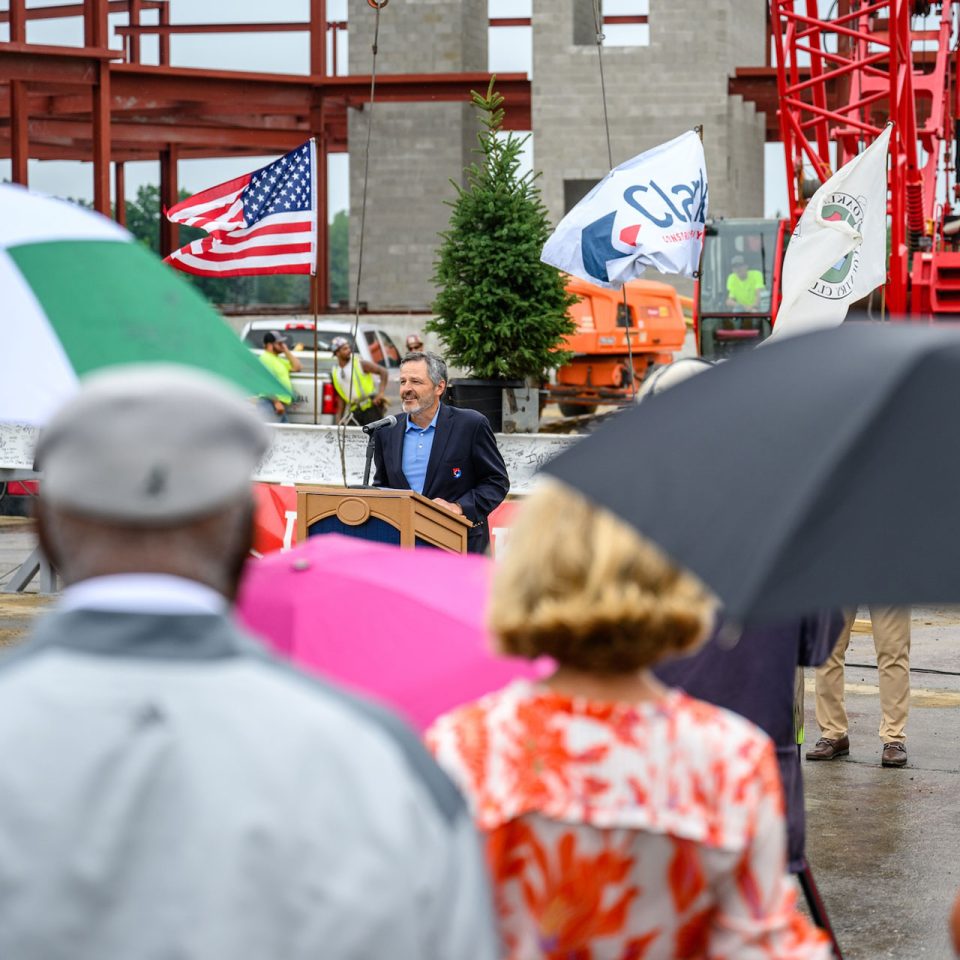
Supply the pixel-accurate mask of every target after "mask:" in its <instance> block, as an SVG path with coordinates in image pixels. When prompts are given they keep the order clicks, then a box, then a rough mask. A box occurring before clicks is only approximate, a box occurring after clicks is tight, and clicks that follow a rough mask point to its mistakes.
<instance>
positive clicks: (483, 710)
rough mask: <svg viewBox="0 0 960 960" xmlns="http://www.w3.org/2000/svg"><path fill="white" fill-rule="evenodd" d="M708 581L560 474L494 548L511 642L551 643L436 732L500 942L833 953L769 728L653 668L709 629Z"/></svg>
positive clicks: (569, 957)
mask: <svg viewBox="0 0 960 960" xmlns="http://www.w3.org/2000/svg"><path fill="white" fill-rule="evenodd" d="M712 616H713V600H712V598H711V597H710V596H709V594H708V593H707V592H706V590H705V589H704V587H703V586H702V585H701V584H700V583H699V581H697V580H696V579H694V578H693V577H692V576H690V575H689V574H687V573H685V572H683V571H681V570H679V569H677V568H676V567H673V566H671V565H670V563H669V562H668V561H667V560H666V559H665V558H664V557H663V555H662V554H661V553H660V552H659V551H658V550H657V549H656V548H655V547H653V545H652V544H650V543H648V542H646V541H644V540H642V539H641V538H640V537H639V536H638V535H637V534H636V533H635V532H634V531H633V530H632V529H631V528H629V527H627V526H625V525H624V524H622V523H621V522H620V521H618V520H616V519H615V518H614V517H613V516H612V515H611V514H609V513H607V512H606V511H603V510H600V509H596V508H594V507H591V506H590V505H589V504H587V503H586V501H584V500H583V499H582V498H580V497H579V496H578V495H576V494H574V493H573V492H571V491H569V490H568V489H567V488H565V487H562V486H561V485H560V484H557V483H551V484H549V486H545V487H544V488H543V489H541V490H540V491H539V492H538V493H537V494H535V495H534V496H533V497H531V498H530V500H529V501H528V502H527V503H526V504H525V505H524V509H523V512H522V514H521V517H520V520H519V522H518V523H517V525H516V526H515V527H514V528H513V530H512V532H511V538H510V548H509V550H508V551H507V554H506V556H505V557H504V558H503V560H502V561H501V563H500V566H499V572H498V574H497V579H496V583H495V586H494V594H493V601H492V606H491V614H490V617H491V625H492V627H493V630H494V632H495V633H496V635H497V636H498V638H499V641H500V644H501V646H502V647H503V649H504V650H505V651H506V652H508V653H511V654H516V655H520V656H525V657H530V658H535V657H539V656H541V655H547V656H549V657H552V658H553V659H554V661H555V662H556V664H557V668H556V671H555V672H554V673H553V674H552V675H551V676H550V677H549V678H548V679H547V680H545V681H543V682H541V683H531V682H529V681H518V682H515V683H513V684H511V685H510V686H508V687H506V688H505V689H503V690H501V691H499V692H497V693H493V694H490V695H488V696H486V697H484V698H482V699H480V700H478V701H476V702H474V703H472V704H468V705H466V706H464V707H461V708H459V709H457V710H455V711H453V712H452V713H450V714H447V715H446V716H444V717H441V718H440V719H439V720H438V721H437V722H436V723H435V724H434V726H433V727H432V728H431V730H430V731H429V732H428V735H427V739H428V743H429V744H430V746H431V748H432V749H433V751H434V753H435V754H436V756H437V759H438V760H439V761H440V763H441V764H442V765H443V766H444V767H445V768H446V769H447V771H448V772H449V773H450V774H451V775H452V776H453V777H454V779H455V780H456V781H457V782H458V783H459V785H460V787H461V788H462V789H463V791H464V793H465V794H466V795H467V797H468V798H469V801H470V803H471V805H472V808H473V811H474V815H475V817H476V820H477V823H478V825H479V826H480V828H481V829H482V830H483V831H484V832H485V833H486V836H487V849H488V856H489V862H490V866H491V870H492V873H493V877H494V881H495V884H496V892H497V907H498V913H499V920H500V928H501V933H502V936H503V941H504V944H505V953H506V956H507V957H509V958H510V960H537V958H550V960H560V958H564V960H641V958H644V960H666V958H690V960H693V958H704V960H705V958H717V960H719V958H724V960H827V958H829V957H830V956H831V953H830V948H829V945H828V943H827V940H826V937H825V936H824V935H823V933H822V932H821V931H818V930H816V929H815V928H813V927H812V926H811V925H810V924H809V923H808V922H807V921H806V920H805V919H804V918H803V916H802V915H800V914H799V913H797V911H796V909H795V904H794V893H793V891H792V889H791V887H790V884H789V881H788V879H787V874H786V867H785V851H784V837H785V832H784V825H783V797H782V794H781V790H780V782H779V776H778V773H777V765H776V760H775V757H774V751H773V747H772V744H771V742H770V741H769V740H768V739H767V737H766V736H765V735H764V734H763V733H761V732H760V730H758V729H757V728H756V727H754V726H752V725H751V724H749V723H747V722H746V721H745V720H743V719H741V718H739V717H737V716H735V715H734V714H732V713H728V712H726V711H724V710H721V709H719V708H716V707H712V706H709V705H708V704H706V703H703V702H701V701H698V700H694V699H692V698H690V697H688V696H686V695H685V694H683V693H682V692H680V691H679V690H674V689H670V688H668V687H665V686H663V685H662V684H661V683H660V682H659V681H658V680H656V679H655V678H654V676H653V675H652V673H651V672H650V670H649V667H650V666H651V664H653V663H655V662H656V661H657V660H658V659H660V658H661V657H663V656H664V655H666V654H669V653H677V652H678V651H682V650H687V649H691V648H693V647H694V646H696V645H697V644H699V643H700V642H702V640H703V638H704V636H705V635H706V633H707V631H708V629H709V627H710V623H711V621H712Z"/></svg>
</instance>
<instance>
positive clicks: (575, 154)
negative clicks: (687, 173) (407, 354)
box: [349, 0, 767, 310]
mask: <svg viewBox="0 0 960 960" xmlns="http://www.w3.org/2000/svg"><path fill="white" fill-rule="evenodd" d="M532 12H533V17H532V44H533V105H532V124H533V156H534V166H535V168H536V169H537V170H540V171H542V174H543V175H542V177H541V179H540V181H539V184H540V187H541V190H542V192H543V198H544V202H545V204H546V206H547V210H548V211H549V214H550V217H551V219H552V220H553V222H554V223H556V222H558V221H559V220H560V218H561V217H562V216H563V214H564V213H565V211H566V210H567V209H569V207H570V206H572V205H573V203H575V202H576V201H577V200H579V199H580V197H581V196H582V195H583V194H584V193H585V192H586V191H587V190H588V189H589V187H590V186H592V185H593V184H594V183H595V182H596V181H597V180H599V179H600V178H601V177H603V176H604V174H606V172H607V170H608V169H609V166H608V162H607V147H606V139H605V134H604V126H603V110H602V106H601V98H600V75H599V70H598V66H597V50H596V42H595V30H594V20H593V0H533V6H532ZM349 16H350V72H351V73H354V74H357V73H363V74H366V73H369V71H370V44H371V41H372V36H373V24H374V12H373V10H372V9H371V8H370V7H369V6H368V4H367V2H366V0H349ZM648 18H649V43H648V44H647V45H645V46H636V47H616V46H605V47H604V50H603V61H604V73H605V80H606V88H607V107H608V113H609V117H610V128H611V137H612V145H613V162H614V164H615V165H616V164H618V163H621V162H623V161H624V160H626V159H628V158H630V157H632V156H635V155H636V154H638V153H641V152H642V151H643V150H646V149H648V148H649V147H652V146H655V145H656V144H658V143H662V142H664V141H665V140H669V139H671V138H672V137H675V136H677V135H679V134H680V133H683V132H684V131H685V130H689V129H691V128H692V127H694V126H696V125H697V124H702V125H703V127H704V134H703V137H704V148H705V152H706V159H707V171H708V176H709V181H710V213H711V215H713V216H741V217H744V216H760V215H762V213H763V144H764V117H763V115H762V114H760V113H758V112H757V111H756V109H755V107H754V105H753V104H752V103H749V102H745V101H744V100H743V99H742V98H741V97H739V96H731V95H730V94H729V93H728V80H729V78H730V77H731V76H733V74H734V71H735V70H736V68H737V67H742V66H760V65H763V64H764V63H765V62H766V52H765V44H766V42H767V38H766V2H765V0H709V2H704V0H649V5H648ZM487 22H488V12H487V0H392V2H391V3H390V4H389V5H388V6H387V7H385V8H384V10H383V12H382V14H381V28H380V54H379V57H378V71H379V72H381V73H421V72H436V73H446V72H451V71H458V70H486V69H487ZM367 119H368V116H367V111H366V110H352V111H350V120H349V137H350V214H351V215H350V224H351V227H350V267H351V274H350V276H351V280H350V284H351V285H350V296H351V299H352V297H353V284H354V282H355V275H356V274H355V271H356V263H357V252H358V238H359V220H360V217H359V214H360V197H361V189H362V180H363V159H364V144H365V142H366V132H367ZM475 124H476V121H475V117H474V116H473V111H472V109H471V108H470V107H469V106H467V105H460V104H444V103H423V104H384V103H379V104H377V105H376V106H375V107H374V125H373V142H372V147H371V157H370V180H369V187H368V194H367V221H366V229H365V239H364V267H363V283H362V287H361V293H360V299H361V300H364V301H366V302H367V304H368V306H369V309H370V310H391V309H399V310H407V309H426V308H429V305H430V303H431V301H432V299H433V294H434V291H433V287H432V285H431V283H430V276H431V274H432V272H433V262H434V260H435V258H436V251H437V246H438V243H439V238H438V236H437V235H438V233H439V232H440V231H442V230H445V229H446V228H447V225H448V222H449V215H450V208H449V207H448V206H446V205H445V204H444V202H443V201H444V200H449V199H452V197H453V190H452V188H451V186H450V183H449V180H450V178H453V179H454V180H457V181H458V182H462V172H463V168H464V166H465V165H466V164H467V163H469V162H470V161H471V160H472V159H473V157H472V154H471V150H472V149H473V147H474V146H475V143H476V141H475V137H476V130H477V128H476V125H475ZM651 278H652V279H659V275H658V274H651ZM664 279H668V280H670V279H671V278H669V277H667V278H664ZM677 286H678V287H679V288H680V289H681V290H682V291H685V292H688V291H689V289H690V286H691V285H690V284H689V282H686V281H683V280H680V281H679V282H678V283H677Z"/></svg>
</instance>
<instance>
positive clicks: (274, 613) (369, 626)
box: [237, 534, 549, 730]
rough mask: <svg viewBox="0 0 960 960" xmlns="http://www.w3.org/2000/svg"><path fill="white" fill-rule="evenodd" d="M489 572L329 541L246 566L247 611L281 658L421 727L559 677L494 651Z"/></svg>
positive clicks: (433, 553)
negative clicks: (487, 624) (516, 682)
mask: <svg viewBox="0 0 960 960" xmlns="http://www.w3.org/2000/svg"><path fill="white" fill-rule="evenodd" d="M491 573H492V564H491V562H490V561H489V560H487V559H486V558H485V557H478V556H459V555H454V554H449V553H442V552H441V551H439V550H425V549H421V550H401V549H400V548H399V547H393V546H387V545H384V544H379V543H372V542H370V541H368V540H360V539H357V538H354V537H341V536H338V535H336V534H326V535H324V536H317V537H311V538H310V539H309V540H307V542H306V543H304V544H302V545H300V546H298V547H296V548H295V549H293V550H290V551H288V552H286V553H274V554H270V555H269V556H266V557H264V558H263V559H261V560H254V561H251V562H250V563H248V564H247V570H246V574H245V576H244V579H243V583H242V585H241V589H240V596H239V601H238V605H237V607H238V611H239V614H240V619H241V621H242V623H243V624H244V625H245V626H246V627H247V628H248V629H250V630H252V631H253V632H254V633H257V634H259V635H260V636H261V637H263V638H264V639H265V640H266V641H267V643H268V644H269V645H270V646H271V647H272V648H273V649H274V650H276V651H277V652H279V653H281V654H283V655H285V656H287V657H289V658H290V659H291V660H294V661H295V662H296V663H298V664H300V665H301V666H303V667H306V668H307V669H309V670H312V671H315V672H317V673H320V674H322V675H323V676H325V677H327V678H329V679H332V680H336V681H338V682H340V683H342V684H343V685H345V686H347V687H351V688H353V689H354V690H356V691H359V692H361V693H365V694H368V695H373V696H374V697H375V698H377V699H379V700H381V701H383V702H385V703H387V704H389V705H391V706H393V707H394V708H396V709H398V710H399V711H400V712H401V713H403V714H404V715H405V716H406V717H407V718H408V719H409V720H410V721H411V722H412V723H413V724H414V725H415V726H416V727H417V728H418V729H420V730H423V729H424V728H425V727H427V726H428V725H429V724H430V723H431V722H432V721H433V720H434V719H435V718H436V717H438V716H439V715H440V714H441V713H444V712H445V711H447V710H449V709H451V708H452V707H455V706H457V705H458V704H461V703H466V702H467V701H468V700H473V699H475V698H476V697H479V696H481V695H482V694H484V693H488V692H490V691H491V690H496V689H498V688H499V687H502V686H503V685H504V684H506V683H508V682H510V681H511V680H513V679H515V678H517V677H537V676H542V675H543V674H544V673H545V672H546V671H547V670H548V669H549V664H548V663H536V664H531V663H529V662H527V661H525V660H519V659H515V658H510V657H501V656H497V655H495V654H494V653H492V652H491V649H490V642H489V638H488V636H487V633H486V630H485V628H484V609H485V607H486V600H487V593H488V590H489V581H490V575H491Z"/></svg>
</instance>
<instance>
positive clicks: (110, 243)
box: [0, 185, 278, 424]
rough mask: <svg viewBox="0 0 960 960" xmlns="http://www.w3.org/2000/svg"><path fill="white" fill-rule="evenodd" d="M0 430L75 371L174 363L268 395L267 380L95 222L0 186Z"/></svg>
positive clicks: (35, 408) (145, 255) (44, 407)
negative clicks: (121, 365) (119, 365)
mask: <svg viewBox="0 0 960 960" xmlns="http://www.w3.org/2000/svg"><path fill="white" fill-rule="evenodd" d="M0 318H2V322H0V331H2V334H3V345H2V347H0V422H4V423H26V424H42V423H44V422H45V421H46V420H47V419H48V418H49V417H50V415H51V414H52V413H53V412H54V411H55V410H56V409H57V408H58V407H60V406H61V405H62V404H63V403H64V402H65V401H66V400H68V399H69V398H70V396H71V395H72V394H73V392H74V391H75V390H76V388H77V382H78V380H79V378H80V377H82V376H83V375H84V374H85V373H88V372H90V371H92V370H97V369H99V368H101V367H107V366H113V365H116V364H124V363H152V362H157V363H183V364H187V365H188V366H193V367H200V368H202V369H204V370H207V371H209V372H211V373H214V374H218V375H220V376H222V377H224V378H226V379H227V380H230V381H232V382H233V383H234V384H236V385H237V386H238V387H240V389H242V390H243V391H244V392H245V393H247V394H249V395H251V396H256V395H258V394H261V393H263V394H273V393H275V392H276V391H277V389H278V384H277V381H276V380H275V379H274V378H273V376H272V375H271V374H270V373H269V372H268V371H267V369H266V368H265V367H264V366H263V365H262V364H261V363H259V362H258V360H257V359H256V357H255V356H254V355H253V354H252V353H251V352H250V351H249V350H248V349H247V348H246V347H245V346H244V345H243V344H242V343H241V342H240V339H239V338H238V337H237V336H236V334H234V333H233V331H232V330H231V329H230V328H229V326H227V324H226V323H225V322H224V321H223V320H222V319H221V317H220V316H219V314H218V313H217V312H216V310H214V309H213V307H212V306H210V304H209V303H207V301H206V300H205V299H204V298H203V297H202V296H201V295H200V294H199V293H198V292H197V291H196V290H195V289H194V288H193V287H191V286H190V284H189V283H188V282H187V281H185V280H184V279H183V278H182V277H181V276H179V275H178V274H177V273H176V272H175V271H174V270H171V269H170V268H169V267H167V266H165V265H164V264H163V263H162V262H161V261H160V260H159V259H158V258H157V257H156V256H154V255H153V254H152V253H151V252H150V251H149V250H147V249H146V248H145V247H143V246H142V245H141V244H139V243H137V242H136V241H135V240H134V239H133V237H132V236H131V235H130V234H129V233H127V231H126V230H124V229H122V228H121V227H119V226H118V225H117V224H115V223H114V222H113V221H111V220H108V219H107V218H105V217H102V216H100V215H99V214H95V213H90V212H88V211H86V210H84V209H82V208H81V207H78V206H76V205H75V204H72V203H67V202H65V201H62V200H56V199H54V198H52V197H44V196H39V195H37V194H34V193H30V192H29V191H27V190H25V189H23V188H22V187H17V186H9V185H6V186H0Z"/></svg>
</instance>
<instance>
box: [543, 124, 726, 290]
mask: <svg viewBox="0 0 960 960" xmlns="http://www.w3.org/2000/svg"><path fill="white" fill-rule="evenodd" d="M706 218H707V165H706V160H705V158H704V155H703V143H702V142H701V140H700V137H699V136H698V135H697V134H696V133H694V132H693V131H692V130H691V131H688V132H687V133H684V134H682V135H681V136H679V137H676V138H674V139H673V140H670V141H669V142H668V143H663V144H661V145H660V146H658V147H654V148H653V149H652V150H648V151H647V152H646V153H641V154H640V155H639V156H637V157H634V158H633V159H632V160H628V161H627V162H626V163H622V164H620V166H619V167H617V168H616V169H614V170H611V171H610V173H608V174H607V175H606V176H605V177H604V178H603V180H601V181H600V182H599V183H598V184H597V185H596V186H595V187H594V188H593V189H592V190H591V191H590V193H588V194H587V196H586V197H584V198H583V200H581V201H580V202H579V203H578V204H577V205H576V206H575V207H574V208H573V209H572V210H571V211H570V212H569V213H568V214H567V215H566V216H565V217H564V218H563V220H561V221H560V223H559V225H558V226H557V229H556V230H554V232H553V235H552V236H551V237H550V239H549V240H548V241H547V242H546V245H545V246H544V248H543V253H542V254H541V257H540V259H541V260H543V261H544V263H549V264H551V265H552V266H554V267H557V268H558V269H560V270H563V271H564V272H565V273H569V274H572V275H573V276H575V277H580V278H581V279H583V280H586V281H587V282H588V283H595V284H598V285H599V286H601V287H608V288H612V289H619V288H620V287H621V286H622V285H623V284H624V283H625V282H626V281H628V280H634V279H636V278H637V277H639V276H640V275H641V274H642V273H643V271H644V270H645V269H646V267H648V266H654V267H656V268H657V269H658V270H659V271H660V272H661V273H679V274H682V275H683V276H687V277H690V276H694V275H695V274H696V272H697V270H698V268H699V264H700V251H701V250H702V249H703V225H704V221H705V220H706Z"/></svg>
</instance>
